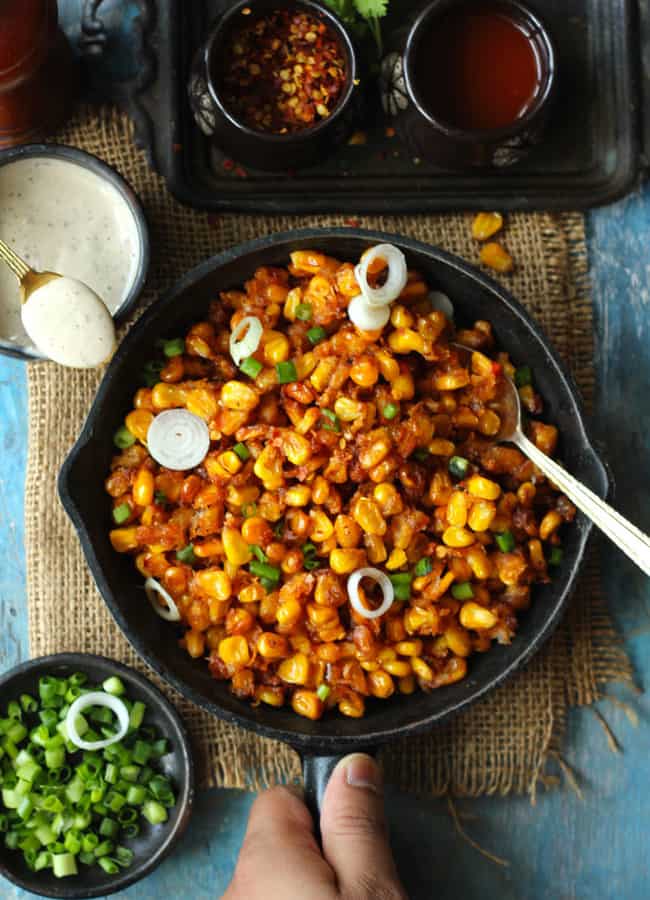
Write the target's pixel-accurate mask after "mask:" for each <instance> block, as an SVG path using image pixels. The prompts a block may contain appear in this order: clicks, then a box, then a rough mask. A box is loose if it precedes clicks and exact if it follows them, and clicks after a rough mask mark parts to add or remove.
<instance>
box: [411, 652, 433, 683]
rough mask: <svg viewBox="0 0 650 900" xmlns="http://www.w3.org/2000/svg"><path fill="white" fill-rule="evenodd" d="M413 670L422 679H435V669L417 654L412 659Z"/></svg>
mask: <svg viewBox="0 0 650 900" xmlns="http://www.w3.org/2000/svg"><path fill="white" fill-rule="evenodd" d="M411 666H412V668H413V672H414V674H415V675H417V677H418V678H421V679H422V681H433V669H432V668H431V666H429V665H428V664H427V663H426V662H425V661H424V660H423V659H421V658H420V657H418V656H416V657H414V658H413V659H412V660H411Z"/></svg>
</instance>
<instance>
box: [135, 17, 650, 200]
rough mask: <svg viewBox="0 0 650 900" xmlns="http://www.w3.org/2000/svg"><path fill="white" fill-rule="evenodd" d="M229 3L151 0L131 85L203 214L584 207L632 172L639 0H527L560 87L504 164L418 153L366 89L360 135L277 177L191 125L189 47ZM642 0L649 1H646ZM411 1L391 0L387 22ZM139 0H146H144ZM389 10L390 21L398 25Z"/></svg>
mask: <svg viewBox="0 0 650 900" xmlns="http://www.w3.org/2000/svg"><path fill="white" fill-rule="evenodd" d="M230 2H231V0H190V2H188V0H158V3H157V7H156V9H157V12H156V15H155V16H153V17H151V16H150V17H149V18H150V22H149V23H148V26H149V27H148V29H145V31H144V33H143V38H142V39H143V44H144V47H143V50H144V56H143V59H145V60H146V59H147V58H149V60H150V62H151V61H153V63H154V64H153V65H149V66H146V65H145V66H144V68H143V73H144V72H146V71H147V70H149V71H150V72H151V73H152V78H151V79H149V78H146V77H144V74H143V73H141V77H140V78H139V83H138V85H137V86H136V90H135V91H132V92H131V95H130V98H129V99H130V103H129V105H130V109H131V112H132V114H133V116H134V118H135V120H136V126H137V135H138V139H139V141H140V143H141V144H142V145H143V146H145V147H146V149H147V150H148V152H149V155H150V159H151V161H152V164H153V165H155V167H156V168H157V169H158V170H159V171H160V172H161V173H162V174H163V175H164V176H165V178H166V179H167V182H168V184H169V187H170V189H171V191H172V192H173V193H174V194H175V195H176V197H178V199H179V200H181V201H182V202H183V203H186V204H189V205H191V206H195V207H200V208H204V209H207V210H212V211H251V212H261V213H303V212H304V213H307V212H309V213H317V212H345V213H347V214H350V215H355V214H359V213H363V212H379V213H414V212H430V211H438V210H449V209H491V208H498V209H502V210H516V209H582V208H587V207H591V206H597V205H601V204H604V203H608V202H611V201H612V200H614V199H616V198H618V197H620V196H622V195H623V194H625V193H626V192H628V191H629V190H630V189H631V188H632V187H633V186H634V185H635V184H636V183H637V181H638V179H639V177H640V172H641V168H642V165H643V157H642V148H641V139H640V135H641V131H642V128H641V121H640V119H641V116H640V107H641V99H640V98H641V95H642V92H643V94H645V90H644V88H645V87H646V86H645V84H644V85H643V86H642V84H641V47H640V40H639V33H640V31H639V10H638V8H637V4H636V2H635V0H544V2H542V0H537V2H536V6H537V8H538V10H539V12H540V13H541V14H542V15H543V16H544V18H545V19H546V21H547V22H548V24H549V26H550V28H551V30H552V32H553V34H554V36H555V39H556V41H557V44H558V50H559V61H560V68H559V71H560V80H561V82H560V90H559V97H558V101H557V103H556V106H555V108H554V110H553V114H552V119H551V122H550V124H549V127H548V130H547V133H546V137H545V139H544V140H543V142H542V144H541V145H540V146H539V147H538V148H536V150H535V151H534V152H533V153H532V155H531V156H530V157H528V159H526V160H525V161H523V162H522V163H520V164H518V165H517V166H514V167H512V168H511V169H508V170H501V171H498V172H497V171H495V172H481V173H455V172H449V171H445V170H442V169H439V168H437V167H435V166H433V165H431V164H428V163H424V162H419V161H414V160H413V159H412V158H411V155H410V154H409V152H408V151H407V149H406V148H405V147H404V146H403V145H402V144H401V142H400V141H399V139H398V138H396V137H392V138H389V137H387V136H386V133H385V132H386V125H387V123H386V121H385V119H384V117H383V113H382V112H381V107H380V105H379V100H378V97H377V96H376V92H374V91H373V90H372V85H371V84H370V85H369V91H368V103H367V111H366V121H364V122H361V123H360V128H362V129H363V130H364V131H365V132H366V134H367V142H366V143H365V144H363V145H357V146H354V145H348V146H346V147H344V148H342V149H341V150H340V151H339V153H338V155H337V156H336V157H334V158H332V159H331V160H329V161H328V162H327V163H325V164H322V165H320V166H319V167H318V168H315V169H306V170H302V171H300V172H298V173H291V174H287V175H286V176H283V175H281V174H280V175H278V174H277V173H274V174H268V173H264V172H258V171H253V170H248V171H246V172H245V173H244V171H243V170H242V169H241V168H240V167H238V166H237V165H234V166H233V165H232V164H231V162H230V161H228V160H225V159H224V158H223V157H222V156H221V155H220V154H219V153H218V152H215V151H213V150H211V149H210V145H209V144H208V142H207V141H206V139H205V138H204V136H203V135H202V134H201V132H200V131H199V130H198V128H197V127H196V126H195V125H194V122H193V120H192V117H191V114H190V110H189V106H188V103H187V99H186V85H187V77H188V69H189V65H190V62H191V59H192V55H193V53H194V51H195V50H196V48H197V47H198V46H199V44H200V43H201V41H202V38H203V37H204V35H205V34H206V31H207V29H208V27H209V25H210V23H211V22H212V21H213V20H214V19H215V17H216V16H218V15H219V13H220V11H222V10H223V9H224V8H226V7H227V6H228V5H229V3H230ZM643 2H645V0H643ZM420 5H422V4H421V2H418V3H415V2H413V0H393V3H392V6H393V9H394V12H393V20H392V21H391V20H390V19H389V20H387V22H386V25H385V28H387V29H390V28H391V27H395V25H396V24H398V23H400V22H403V21H404V19H405V15H406V14H407V13H408V12H409V11H410V10H412V9H413V8H414V7H415V6H420ZM145 6H146V4H145ZM396 19H397V21H396Z"/></svg>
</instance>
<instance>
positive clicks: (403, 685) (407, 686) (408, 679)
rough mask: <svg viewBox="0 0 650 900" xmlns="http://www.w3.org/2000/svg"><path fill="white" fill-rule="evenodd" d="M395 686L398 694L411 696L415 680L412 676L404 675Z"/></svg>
mask: <svg viewBox="0 0 650 900" xmlns="http://www.w3.org/2000/svg"><path fill="white" fill-rule="evenodd" d="M397 686H398V688H399V692H400V694H412V693H413V692H414V691H415V678H414V677H413V675H406V676H404V677H403V678H400V680H399V682H398V683H397Z"/></svg>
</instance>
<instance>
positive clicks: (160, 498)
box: [153, 491, 167, 506]
mask: <svg viewBox="0 0 650 900" xmlns="http://www.w3.org/2000/svg"><path fill="white" fill-rule="evenodd" d="M153 499H154V500H155V502H156V503H157V504H158V506H166V505H167V494H165V492H164V491H156V492H155V493H154V495H153Z"/></svg>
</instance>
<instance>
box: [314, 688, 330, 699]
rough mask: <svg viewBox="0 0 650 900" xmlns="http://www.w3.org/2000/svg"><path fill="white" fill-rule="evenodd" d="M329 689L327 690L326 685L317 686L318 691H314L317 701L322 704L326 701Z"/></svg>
mask: <svg viewBox="0 0 650 900" xmlns="http://www.w3.org/2000/svg"><path fill="white" fill-rule="evenodd" d="M330 691H331V688H329V687H328V686H327V685H326V684H319V685H318V689H317V690H316V696H317V697H318V699H319V700H322V701H323V703H325V701H326V700H327V698H328V697H329V695H330Z"/></svg>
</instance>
